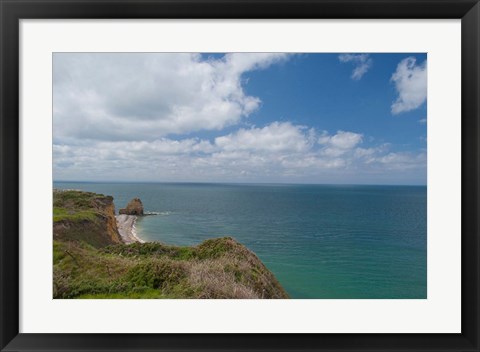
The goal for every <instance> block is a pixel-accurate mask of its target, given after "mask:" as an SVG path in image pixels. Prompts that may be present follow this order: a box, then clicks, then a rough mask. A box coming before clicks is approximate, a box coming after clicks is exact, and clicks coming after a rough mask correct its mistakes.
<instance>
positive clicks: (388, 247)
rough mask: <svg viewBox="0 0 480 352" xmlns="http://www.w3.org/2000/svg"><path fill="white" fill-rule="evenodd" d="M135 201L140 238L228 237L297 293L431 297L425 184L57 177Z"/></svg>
mask: <svg viewBox="0 0 480 352" xmlns="http://www.w3.org/2000/svg"><path fill="white" fill-rule="evenodd" d="M54 187H56V188H67V189H68V188H73V189H81V190H86V191H92V192H98V193H103V194H108V195H112V196H113V197H114V198H115V205H116V208H117V211H118V209H119V208H121V207H124V206H125V205H126V203H127V202H128V201H129V200H130V199H132V198H134V197H139V198H140V199H141V200H142V202H143V204H144V207H145V210H147V211H153V212H158V213H159V215H157V216H148V217H144V218H140V219H139V220H138V222H137V233H138V235H139V237H141V238H143V239H145V240H147V241H162V242H165V243H168V244H175V245H194V244H198V243H200V242H201V241H203V240H205V239H207V238H212V237H219V236H227V235H229V236H232V237H235V238H236V239H237V240H238V241H240V242H241V243H243V244H245V245H246V246H247V247H249V248H250V249H251V250H253V251H254V252H255V253H256V254H257V255H258V256H259V257H260V259H261V260H262V261H263V262H264V263H265V265H267V267H268V268H269V269H270V270H271V271H272V272H273V273H274V274H275V275H276V277H277V278H278V280H279V281H280V283H281V284H282V285H283V287H284V288H285V289H286V290H287V291H288V293H289V294H290V296H291V297H292V298H352V299H355V298H426V297H427V188H426V187H424V186H343V185H342V186H333V185H332V186H331V185H236V184H161V183H158V184H113V183H55V184H54Z"/></svg>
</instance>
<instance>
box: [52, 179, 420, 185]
mask: <svg viewBox="0 0 480 352" xmlns="http://www.w3.org/2000/svg"><path fill="white" fill-rule="evenodd" d="M53 183H104V184H220V185H221V184H223V185H296V186H415V187H427V184H390V183H382V184H378V183H293V182H226V181H222V182H212V181H79V180H73V181H72V180H53Z"/></svg>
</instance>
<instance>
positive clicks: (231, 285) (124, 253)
mask: <svg viewBox="0 0 480 352" xmlns="http://www.w3.org/2000/svg"><path fill="white" fill-rule="evenodd" d="M72 192H73V191H72ZM61 193H64V192H61ZM75 193H77V196H78V199H77V198H76V196H75ZM97 196H98V195H95V194H86V193H85V192H74V193H70V194H66V193H65V194H62V196H61V197H62V200H61V201H58V197H57V202H56V203H55V202H54V206H55V208H57V210H55V208H54V228H55V224H59V223H60V224H63V223H64V222H65V221H68V222H69V223H70V224H73V223H75V222H76V221H77V222H78V223H81V224H82V226H81V227H76V226H71V227H70V228H69V229H67V230H66V233H65V234H64V235H63V236H57V237H55V239H54V242H53V279H54V280H53V292H54V298H288V296H287V294H286V292H285V291H284V290H283V288H282V287H281V285H280V284H279V283H278V281H277V280H276V278H275V277H274V275H273V274H272V273H271V272H270V271H269V270H268V269H267V268H266V267H265V266H264V265H263V263H262V262H261V261H260V260H259V259H258V258H257V256H256V255H255V254H254V253H253V252H251V251H250V250H248V249H247V248H246V247H245V246H243V245H242V244H240V243H238V242H237V241H235V240H234V239H233V238H231V237H224V238H216V239H210V240H207V241H205V242H203V243H201V244H200V245H198V246H195V247H176V246H168V245H165V244H161V243H157V242H150V243H143V244H142V243H134V244H130V245H126V244H114V245H110V246H104V245H103V242H102V241H99V240H96V237H98V236H101V234H98V233H96V232H94V233H89V232H88V231H89V229H90V228H92V229H94V230H95V231H97V230H98V228H97V227H95V226H93V227H89V225H88V224H89V223H95V222H96V221H97V220H98V211H101V209H100V210H99V208H98V204H99V203H98V202H96V201H94V199H95V197H97ZM92 197H93V198H92ZM101 197H103V196H101ZM54 198H55V197H54ZM72 198H73V199H72ZM97 198H98V197H97ZM72 229H73V230H72ZM82 229H84V230H85V231H84V232H83V233H82V232H81V230H82ZM71 231H73V232H74V234H73V235H72V234H70V233H69V232H71ZM102 238H103V237H102Z"/></svg>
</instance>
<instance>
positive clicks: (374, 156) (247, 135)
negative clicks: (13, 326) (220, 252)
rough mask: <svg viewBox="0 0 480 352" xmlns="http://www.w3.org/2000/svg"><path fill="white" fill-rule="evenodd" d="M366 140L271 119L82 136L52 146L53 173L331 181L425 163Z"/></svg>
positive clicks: (65, 176) (66, 175) (57, 175)
mask: <svg viewBox="0 0 480 352" xmlns="http://www.w3.org/2000/svg"><path fill="white" fill-rule="evenodd" d="M363 139H364V137H363V135H362V134H360V133H355V132H351V131H337V132H336V133H333V134H329V133H328V132H325V131H324V132H317V131H315V130H314V129H313V128H308V127H305V126H301V125H294V124H292V123H290V122H273V123H270V124H268V125H265V126H263V127H251V128H241V129H239V130H237V131H236V132H232V133H229V134H225V135H223V136H219V137H216V138H214V139H212V140H207V139H199V138H183V139H170V138H160V139H158V140H154V141H150V142H145V141H83V142H81V141H79V143H78V144H77V145H75V146H72V145H60V144H56V145H54V149H53V153H54V158H53V159H54V172H55V178H56V179H75V177H78V175H94V179H95V178H97V179H98V177H100V179H107V180H132V179H135V180H145V181H152V180H163V181H208V182H215V181H243V182H248V181H254V182H272V181H276V182H304V181H308V182H332V180H333V181H338V180H339V179H340V178H341V177H348V175H355V176H356V177H358V175H359V174H364V175H368V174H369V173H372V174H373V175H375V174H378V172H379V170H392V171H395V172H396V173H398V170H402V169H405V170H415V169H416V170H423V169H424V168H425V165H426V161H425V160H426V159H425V158H423V156H422V155H423V154H422V155H420V156H419V155H418V154H415V153H411V154H408V153H394V152H392V151H390V150H389V145H388V144H382V145H377V146H365V147H363V146H362V144H363V143H364V142H363ZM382 174H383V171H382ZM365 177H367V176H365Z"/></svg>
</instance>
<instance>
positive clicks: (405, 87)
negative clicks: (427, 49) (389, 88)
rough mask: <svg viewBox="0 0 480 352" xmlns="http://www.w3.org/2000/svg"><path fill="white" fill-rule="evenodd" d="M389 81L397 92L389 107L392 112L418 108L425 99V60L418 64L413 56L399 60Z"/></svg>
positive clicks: (396, 112)
mask: <svg viewBox="0 0 480 352" xmlns="http://www.w3.org/2000/svg"><path fill="white" fill-rule="evenodd" d="M391 81H392V82H394V83H395V88H396V90H397V93H398V97H397V99H396V100H395V102H394V103H393V104H392V107H391V108H392V114H395V115H396V114H399V113H401V112H406V111H410V110H414V109H417V108H419V107H420V106H421V105H422V104H423V103H424V102H425V101H426V99H427V61H426V60H425V61H424V62H423V63H421V64H419V65H417V64H416V59H415V58H414V57H408V58H406V59H404V60H402V61H400V63H399V64H398V66H397V70H396V71H395V73H394V74H393V75H392V78H391Z"/></svg>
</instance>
